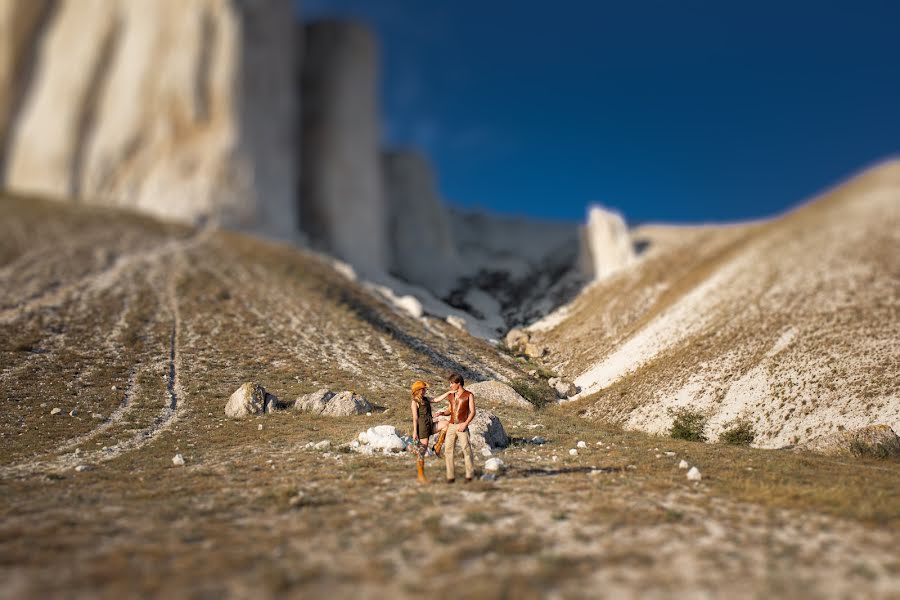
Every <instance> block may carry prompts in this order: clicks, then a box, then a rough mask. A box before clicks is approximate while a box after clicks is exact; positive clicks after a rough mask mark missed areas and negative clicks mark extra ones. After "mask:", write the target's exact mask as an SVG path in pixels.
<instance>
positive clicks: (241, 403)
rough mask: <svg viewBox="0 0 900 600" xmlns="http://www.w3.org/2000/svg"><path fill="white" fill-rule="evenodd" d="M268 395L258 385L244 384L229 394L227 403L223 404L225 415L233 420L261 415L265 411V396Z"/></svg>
mask: <svg viewBox="0 0 900 600" xmlns="http://www.w3.org/2000/svg"><path fill="white" fill-rule="evenodd" d="M270 395H271V394H269V393H268V392H266V388H264V387H263V386H261V385H259V384H258V383H251V382H247V383H244V384H242V385H241V387H239V388H238V389H236V390H235V391H234V393H233V394H231V397H230V398H229V399H228V403H227V404H225V415H226V416H228V417H231V418H233V419H242V418H244V417H249V416H250V415H255V414H259V413H262V412H264V411H265V410H266V404H267V396H270ZM270 402H271V401H270Z"/></svg>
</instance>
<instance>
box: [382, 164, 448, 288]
mask: <svg viewBox="0 0 900 600" xmlns="http://www.w3.org/2000/svg"><path fill="white" fill-rule="evenodd" d="M382 165H383V168H384V185H385V199H386V201H387V205H388V219H389V227H388V239H389V240H390V244H391V254H392V258H391V270H392V271H393V272H394V273H396V274H397V275H398V276H399V277H401V278H402V279H405V280H407V281H410V282H413V283H417V284H420V285H423V286H424V287H426V288H428V289H429V290H431V291H432V292H434V293H435V294H437V295H439V296H442V295H445V294H446V293H448V292H449V291H450V289H451V288H452V286H453V284H454V283H455V282H456V279H457V277H459V274H460V271H461V265H460V260H459V254H458V253H457V251H456V245H455V244H454V241H453V236H452V234H451V231H450V225H449V219H450V217H449V215H448V214H447V210H446V208H445V207H444V203H443V202H442V201H441V199H440V197H439V196H438V192H437V188H436V184H435V177H434V173H433V171H432V169H431V165H429V164H428V161H427V160H426V159H425V158H424V157H423V156H422V155H421V154H418V153H416V152H412V151H394V152H386V153H385V154H384V155H383V156H382Z"/></svg>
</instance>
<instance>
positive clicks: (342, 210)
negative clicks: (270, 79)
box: [300, 20, 390, 272]
mask: <svg viewBox="0 0 900 600" xmlns="http://www.w3.org/2000/svg"><path fill="white" fill-rule="evenodd" d="M304 42H305V44H304V52H303V53H304V59H303V68H302V72H301V77H300V86H301V89H302V91H303V102H302V114H303V117H302V131H303V135H302V146H301V162H302V164H301V172H302V177H301V180H300V181H301V186H300V196H301V198H302V203H301V221H302V226H303V228H304V230H305V231H306V233H307V234H308V235H309V237H310V239H311V241H312V242H313V243H314V244H315V245H317V246H318V247H320V248H323V249H325V250H327V251H329V252H331V253H333V254H335V255H337V256H338V257H339V258H341V259H343V260H346V261H348V262H349V263H351V264H352V265H353V266H354V267H355V268H357V269H358V270H360V271H363V272H383V271H387V268H388V265H389V257H390V248H389V244H388V240H387V223H388V222H387V218H388V217H387V215H388V211H387V206H386V203H385V201H384V190H383V183H382V173H381V162H380V156H379V147H378V145H379V138H380V131H379V110H378V47H377V44H376V41H375V37H374V35H373V34H372V33H371V32H370V31H369V30H368V29H367V28H365V27H364V26H362V25H360V24H358V23H354V22H347V21H332V20H327V21H319V22H315V23H311V24H309V25H307V26H306V27H305V28H304Z"/></svg>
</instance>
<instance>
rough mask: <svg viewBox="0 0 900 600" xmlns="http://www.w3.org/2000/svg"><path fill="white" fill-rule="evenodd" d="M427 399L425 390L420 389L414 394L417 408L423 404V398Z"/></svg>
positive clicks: (413, 397)
mask: <svg viewBox="0 0 900 600" xmlns="http://www.w3.org/2000/svg"><path fill="white" fill-rule="evenodd" d="M424 397H425V388H419V389H417V390H416V391H414V392H413V393H412V399H413V401H414V402H415V403H416V406H418V405H420V404H422V398H424Z"/></svg>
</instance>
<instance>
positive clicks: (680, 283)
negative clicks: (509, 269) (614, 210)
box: [533, 161, 900, 447]
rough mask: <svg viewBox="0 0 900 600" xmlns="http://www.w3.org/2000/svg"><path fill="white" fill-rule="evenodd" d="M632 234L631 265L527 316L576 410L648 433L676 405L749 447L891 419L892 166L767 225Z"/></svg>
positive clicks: (897, 274)
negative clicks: (751, 431)
mask: <svg viewBox="0 0 900 600" xmlns="http://www.w3.org/2000/svg"><path fill="white" fill-rule="evenodd" d="M634 235H635V237H636V239H641V240H643V241H644V242H648V243H649V247H648V250H647V252H646V253H645V254H644V255H643V256H642V257H641V258H640V260H639V262H638V263H637V264H636V265H635V267H634V268H632V269H628V270H626V271H625V272H622V273H620V274H618V275H616V276H614V277H612V278H611V279H609V280H606V281H602V282H599V283H597V284H595V285H594V286H591V287H590V288H588V289H587V290H585V291H584V292H583V293H582V294H581V295H580V296H579V297H578V298H577V299H576V300H575V301H574V302H573V303H572V304H571V305H569V306H567V307H565V309H564V312H563V313H562V315H561V317H562V318H561V319H560V318H556V319H555V320H550V321H548V322H549V323H550V326H548V325H547V322H545V323H544V324H539V325H538V326H536V327H533V332H534V337H535V338H536V340H537V341H538V342H539V343H544V344H546V345H547V346H548V347H549V348H550V351H551V354H550V362H551V363H553V366H554V367H556V368H557V369H558V370H560V371H561V372H562V373H564V374H565V375H567V376H570V377H574V379H575V383H576V384H577V385H578V386H580V387H581V390H582V391H581V393H580V394H579V395H578V397H577V398H580V399H586V400H585V401H586V403H587V404H586V405H585V409H586V414H587V415H589V416H592V417H600V418H610V419H613V420H616V421H619V422H622V423H623V424H625V425H626V426H628V427H632V428H637V429H642V430H647V431H651V432H660V433H661V432H664V431H665V430H666V429H667V428H668V427H669V425H670V423H671V420H672V417H671V416H670V414H669V412H668V410H667V409H669V408H674V407H682V406H689V407H692V408H696V409H699V410H703V411H708V412H709V413H710V415H711V419H710V423H709V433H711V435H712V438H713V439H715V438H716V436H717V435H718V434H719V433H720V432H721V431H722V430H723V429H724V427H725V425H726V424H727V423H728V422H729V421H730V420H732V419H734V418H735V417H747V418H749V419H750V420H751V421H752V422H753V424H754V427H755V429H756V432H757V441H756V445H759V446H764V447H780V446H784V445H789V444H795V443H803V442H806V441H809V440H811V439H813V438H815V437H817V436H820V435H825V434H829V433H832V432H835V431H838V430H841V429H844V428H846V429H852V428H855V427H861V426H865V425H869V424H874V423H886V424H888V425H891V426H892V427H893V428H894V429H895V430H898V429H900V400H898V393H897V389H898V387H897V384H898V381H900V377H898V375H900V369H898V365H897V356H898V355H900V318H898V317H900V162H897V161H894V162H890V163H885V164H883V165H880V166H878V167H876V168H873V169H871V170H869V171H867V172H865V173H864V174H862V175H860V176H858V177H856V178H855V179H853V180H851V181H849V182H847V183H845V184H844V185H841V186H840V187H838V188H836V189H834V190H832V191H830V192H828V193H826V194H824V195H823V196H821V197H820V198H817V199H816V200H814V201H813V202H810V203H808V204H806V205H804V206H802V207H800V208H798V209H796V210H794V211H792V212H791V213H789V214H787V215H784V216H782V217H780V218H777V219H774V220H771V221H767V222H761V223H748V224H745V225H734V226H720V227H681V228H679V227H660V226H653V227H644V228H640V229H638V230H637V231H636V232H635V233H634ZM554 321H555V322H554Z"/></svg>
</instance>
